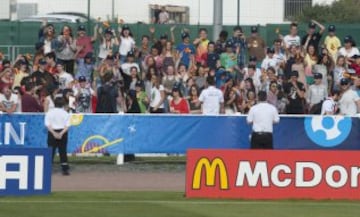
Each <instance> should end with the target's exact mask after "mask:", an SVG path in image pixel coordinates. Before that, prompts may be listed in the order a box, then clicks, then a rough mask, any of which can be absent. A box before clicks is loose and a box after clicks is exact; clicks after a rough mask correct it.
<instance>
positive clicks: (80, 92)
mask: <svg viewBox="0 0 360 217" xmlns="http://www.w3.org/2000/svg"><path fill="white" fill-rule="evenodd" d="M78 82H79V83H78V84H77V85H76V86H74V87H73V92H74V97H75V99H76V109H75V110H76V112H80V113H92V106H91V99H92V97H94V96H96V93H95V91H94V90H93V89H92V88H91V85H90V83H88V81H87V80H86V77H85V76H80V77H79V79H78Z"/></svg>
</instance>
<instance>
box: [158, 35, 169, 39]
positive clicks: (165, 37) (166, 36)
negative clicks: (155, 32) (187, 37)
mask: <svg viewBox="0 0 360 217" xmlns="http://www.w3.org/2000/svg"><path fill="white" fill-rule="evenodd" d="M160 39H168V35H167V34H162V35H160Z"/></svg>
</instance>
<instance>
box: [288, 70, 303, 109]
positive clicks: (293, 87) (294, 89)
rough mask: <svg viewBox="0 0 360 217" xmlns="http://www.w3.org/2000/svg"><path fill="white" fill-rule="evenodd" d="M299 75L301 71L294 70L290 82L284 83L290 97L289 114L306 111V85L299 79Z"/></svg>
mask: <svg viewBox="0 0 360 217" xmlns="http://www.w3.org/2000/svg"><path fill="white" fill-rule="evenodd" d="M298 77H299V73H298V72H297V71H293V72H292V73H291V77H290V80H289V82H288V83H285V84H284V92H285V94H286V95H287V99H288V104H287V106H286V113H287V114H304V113H305V101H304V100H305V87H304V84H303V83H301V82H299V81H298Z"/></svg>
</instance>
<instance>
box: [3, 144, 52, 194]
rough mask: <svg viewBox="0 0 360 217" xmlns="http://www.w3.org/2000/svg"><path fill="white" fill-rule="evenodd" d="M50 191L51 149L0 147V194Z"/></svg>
mask: <svg viewBox="0 0 360 217" xmlns="http://www.w3.org/2000/svg"><path fill="white" fill-rule="evenodd" d="M50 192H51V149H49V148H1V147H0V195H1V196H2V195H34V194H49V193H50Z"/></svg>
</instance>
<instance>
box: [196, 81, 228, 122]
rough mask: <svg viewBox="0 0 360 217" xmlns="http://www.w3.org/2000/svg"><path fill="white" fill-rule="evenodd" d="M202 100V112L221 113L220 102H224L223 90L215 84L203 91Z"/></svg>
mask: <svg viewBox="0 0 360 217" xmlns="http://www.w3.org/2000/svg"><path fill="white" fill-rule="evenodd" d="M199 100H200V102H202V104H203V105H202V113H203V114H204V115H218V114H220V103H224V95H223V93H222V92H221V90H219V89H217V88H216V87H214V86H209V87H208V88H206V89H204V90H203V91H201V94H200V97H199Z"/></svg>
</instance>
